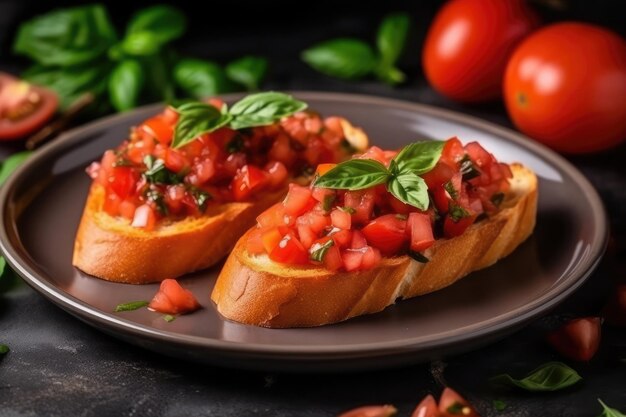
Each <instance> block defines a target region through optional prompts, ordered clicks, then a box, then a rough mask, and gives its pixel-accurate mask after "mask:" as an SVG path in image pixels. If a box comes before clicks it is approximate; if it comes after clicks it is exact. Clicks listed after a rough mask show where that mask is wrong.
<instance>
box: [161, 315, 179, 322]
mask: <svg viewBox="0 0 626 417" xmlns="http://www.w3.org/2000/svg"><path fill="white" fill-rule="evenodd" d="M163 320H165V321H166V322H168V323H171V322H173V321H174V320H176V316H172V315H171V314H166V315H164V316H163Z"/></svg>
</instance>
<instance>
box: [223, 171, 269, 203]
mask: <svg viewBox="0 0 626 417" xmlns="http://www.w3.org/2000/svg"><path fill="white" fill-rule="evenodd" d="M264 182H265V173H264V172H263V171H262V170H260V169H259V168H257V167H255V166H254V165H244V166H243V167H242V168H241V169H240V170H239V171H238V172H237V174H236V175H235V178H233V182H232V185H231V187H232V190H233V196H234V197H235V200H237V201H243V200H246V199H247V198H248V197H249V196H250V194H251V193H252V191H253V190H255V189H257V188H260V187H261V186H262V185H263V183H264Z"/></svg>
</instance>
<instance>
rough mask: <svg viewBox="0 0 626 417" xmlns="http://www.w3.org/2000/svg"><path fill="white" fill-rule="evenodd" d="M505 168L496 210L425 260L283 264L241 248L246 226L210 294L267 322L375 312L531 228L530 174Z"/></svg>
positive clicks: (225, 307)
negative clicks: (340, 266) (336, 269)
mask: <svg viewBox="0 0 626 417" xmlns="http://www.w3.org/2000/svg"><path fill="white" fill-rule="evenodd" d="M511 169H512V171H513V178H512V179H511V188H510V190H509V192H508V193H507V195H506V196H505V200H504V201H503V203H502V206H501V207H502V209H501V210H500V211H499V212H498V213H496V214H495V215H493V216H492V217H490V218H488V219H486V220H483V221H480V222H478V223H476V224H474V225H472V226H470V228H469V229H468V230H467V231H466V232H465V233H463V234H462V235H461V236H458V237H455V238H453V239H440V240H438V241H437V242H435V244H434V245H433V246H432V247H430V248H429V249H428V250H427V251H426V252H425V255H426V256H427V257H428V258H429V259H430V262H428V263H426V264H422V263H419V262H417V261H415V260H413V259H412V258H410V257H408V256H398V257H393V258H385V259H383V261H382V262H381V264H380V265H379V266H378V267H376V268H374V269H371V270H367V271H359V272H341V273H333V272H331V271H328V270H326V269H323V268H318V267H314V266H311V267H293V266H287V265H282V264H279V263H276V262H273V261H271V260H270V259H269V258H268V257H267V255H250V254H248V253H247V252H246V249H245V248H246V245H245V243H246V239H247V233H246V235H244V236H243V237H242V238H241V239H240V240H239V242H237V245H236V246H235V249H234V250H233V252H232V253H231V254H230V256H229V257H228V259H227V261H226V264H225V265H224V268H223V269H222V272H221V274H220V275H219V277H218V279H217V282H216V283H215V287H214V289H213V292H212V294H211V299H212V300H213V302H215V304H216V305H217V310H218V311H219V312H220V313H221V314H222V315H223V316H224V317H225V318H227V319H229V320H233V321H237V322H241V323H246V324H252V325H256V326H264V327H272V328H286V327H313V326H321V325H324V324H330V323H336V322H340V321H343V320H347V319H349V318H351V317H355V316H360V315H363V314H370V313H376V312H379V311H381V310H383V309H384V308H385V307H387V306H389V305H391V304H394V303H395V301H396V300H397V299H399V298H401V299H407V298H411V297H416V296H418V295H422V294H427V293H429V292H433V291H437V290H439V289H441V288H444V287H447V286H448V285H451V284H453V283H454V282H455V281H457V280H459V279H461V278H462V277H464V276H466V275H467V274H469V273H470V272H472V271H476V270H479V269H482V268H486V267H488V266H490V265H492V264H494V263H495V262H497V261H498V260H499V259H502V258H503V257H505V256H507V255H509V254H510V253H511V252H513V250H515V248H517V246H518V245H520V244H521V243H522V242H523V241H524V240H525V239H526V238H527V237H528V236H530V234H531V233H532V231H533V229H534V226H535V218H536V212H537V177H536V176H535V174H534V173H533V172H532V171H531V170H529V169H528V168H525V167H523V166H522V165H519V164H513V165H512V166H511ZM248 233H249V232H248Z"/></svg>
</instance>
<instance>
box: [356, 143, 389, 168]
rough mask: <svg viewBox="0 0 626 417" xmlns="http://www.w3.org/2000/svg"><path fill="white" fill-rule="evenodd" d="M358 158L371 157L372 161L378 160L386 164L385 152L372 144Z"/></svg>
mask: <svg viewBox="0 0 626 417" xmlns="http://www.w3.org/2000/svg"><path fill="white" fill-rule="evenodd" d="M359 158H361V159H373V160H374V161H378V162H380V163H381V164H383V165H384V164H387V162H388V161H387V156H386V155H385V152H384V151H383V150H382V149H380V148H379V147H378V146H372V147H371V148H369V149H368V150H367V151H365V153H363V154H362V155H361V156H360V157H359Z"/></svg>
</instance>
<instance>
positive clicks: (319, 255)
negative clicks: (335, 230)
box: [310, 239, 335, 262]
mask: <svg viewBox="0 0 626 417" xmlns="http://www.w3.org/2000/svg"><path fill="white" fill-rule="evenodd" d="M334 244H335V241H334V240H332V239H329V240H328V242H326V243H324V244H323V245H320V244H319V243H316V244H314V245H313V246H311V249H310V252H311V260H313V261H317V262H322V261H324V256H326V252H328V249H330V248H331V247H332V246H333V245H334Z"/></svg>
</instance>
